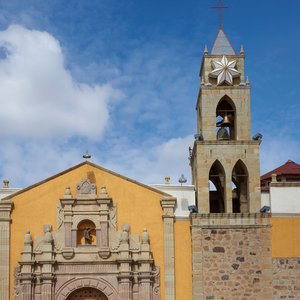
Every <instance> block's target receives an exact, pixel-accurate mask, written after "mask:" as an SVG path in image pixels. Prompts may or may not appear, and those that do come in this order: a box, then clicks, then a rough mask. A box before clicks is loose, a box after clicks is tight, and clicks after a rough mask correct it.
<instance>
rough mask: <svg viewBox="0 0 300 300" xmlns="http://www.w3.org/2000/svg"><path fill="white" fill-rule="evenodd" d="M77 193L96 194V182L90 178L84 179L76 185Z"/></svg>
mask: <svg viewBox="0 0 300 300" xmlns="http://www.w3.org/2000/svg"><path fill="white" fill-rule="evenodd" d="M76 190H77V195H88V194H90V195H96V184H95V183H91V181H90V180H89V179H83V180H81V181H80V183H79V184H77V186H76Z"/></svg>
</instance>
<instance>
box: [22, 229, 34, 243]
mask: <svg viewBox="0 0 300 300" xmlns="http://www.w3.org/2000/svg"><path fill="white" fill-rule="evenodd" d="M31 244H32V238H31V235H30V231H29V230H27V231H26V234H25V237H24V245H31Z"/></svg>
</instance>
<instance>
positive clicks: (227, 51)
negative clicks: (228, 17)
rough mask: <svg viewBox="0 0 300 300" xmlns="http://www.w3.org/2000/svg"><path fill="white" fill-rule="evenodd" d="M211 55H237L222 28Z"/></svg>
mask: <svg viewBox="0 0 300 300" xmlns="http://www.w3.org/2000/svg"><path fill="white" fill-rule="evenodd" d="M211 55H235V51H234V49H233V47H232V46H231V44H230V42H229V40H228V38H227V36H226V34H225V32H224V30H223V29H222V28H220V29H219V32H218V34H217V37H216V39H215V42H214V45H213V47H212V49H211Z"/></svg>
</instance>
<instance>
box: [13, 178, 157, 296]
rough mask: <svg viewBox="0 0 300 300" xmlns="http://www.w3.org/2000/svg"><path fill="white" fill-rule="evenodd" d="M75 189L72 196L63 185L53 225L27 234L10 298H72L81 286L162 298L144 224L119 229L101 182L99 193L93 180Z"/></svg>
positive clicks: (110, 293) (102, 292)
mask: <svg viewBox="0 0 300 300" xmlns="http://www.w3.org/2000/svg"><path fill="white" fill-rule="evenodd" d="M76 191H77V194H76V196H73V195H72V194H71V191H70V188H69V187H67V188H66V190H65V193H64V195H63V196H62V198H61V199H60V200H59V202H58V206H57V231H55V232H54V231H53V230H52V226H51V224H46V225H44V228H43V229H44V235H43V236H38V237H35V238H34V239H33V238H32V236H31V234H30V232H29V231H28V232H27V233H26V234H25V238H24V247H23V251H22V252H21V259H20V262H19V266H18V267H17V268H16V269H15V273H14V274H15V275H14V278H15V282H14V299H17V300H19V299H20V300H29V299H35V300H54V299H55V300H56V299H57V300H64V299H66V300H70V299H73V298H74V299H75V298H76V297H79V296H78V295H81V294H82V293H85V292H88V293H94V294H95V295H100V296H98V297H99V299H109V300H117V299H120V300H123V299H124V300H138V299H139V300H144V299H145V300H158V299H160V274H159V268H158V267H156V266H155V264H154V261H153V258H152V253H151V250H150V243H149V235H148V232H147V229H144V230H143V232H142V233H141V235H140V236H138V235H133V234H131V233H130V225H129V224H124V225H123V226H122V229H121V230H119V231H118V230H117V222H116V206H115V205H114V204H113V200H112V198H111V197H110V196H109V195H108V193H107V191H106V188H105V187H102V188H101V191H100V193H99V194H97V187H96V185H95V184H94V183H91V182H90V181H89V180H88V179H84V180H81V182H80V183H79V184H78V185H77V186H76ZM91 291H92V292H91ZM93 291H94V292H93ZM95 299H98V298H95Z"/></svg>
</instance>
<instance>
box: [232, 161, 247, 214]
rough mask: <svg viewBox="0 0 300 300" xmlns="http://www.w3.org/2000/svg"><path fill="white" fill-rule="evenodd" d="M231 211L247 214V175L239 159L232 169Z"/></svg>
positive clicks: (244, 166)
mask: <svg viewBox="0 0 300 300" xmlns="http://www.w3.org/2000/svg"><path fill="white" fill-rule="evenodd" d="M232 183H233V185H234V186H235V188H234V189H233V191H232V211H233V212H234V213H245V212H249V173H248V169H247V166H246V165H245V163H244V162H243V161H242V160H241V159H239V160H238V161H237V162H236V163H235V165H234V167H233V169H232Z"/></svg>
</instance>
